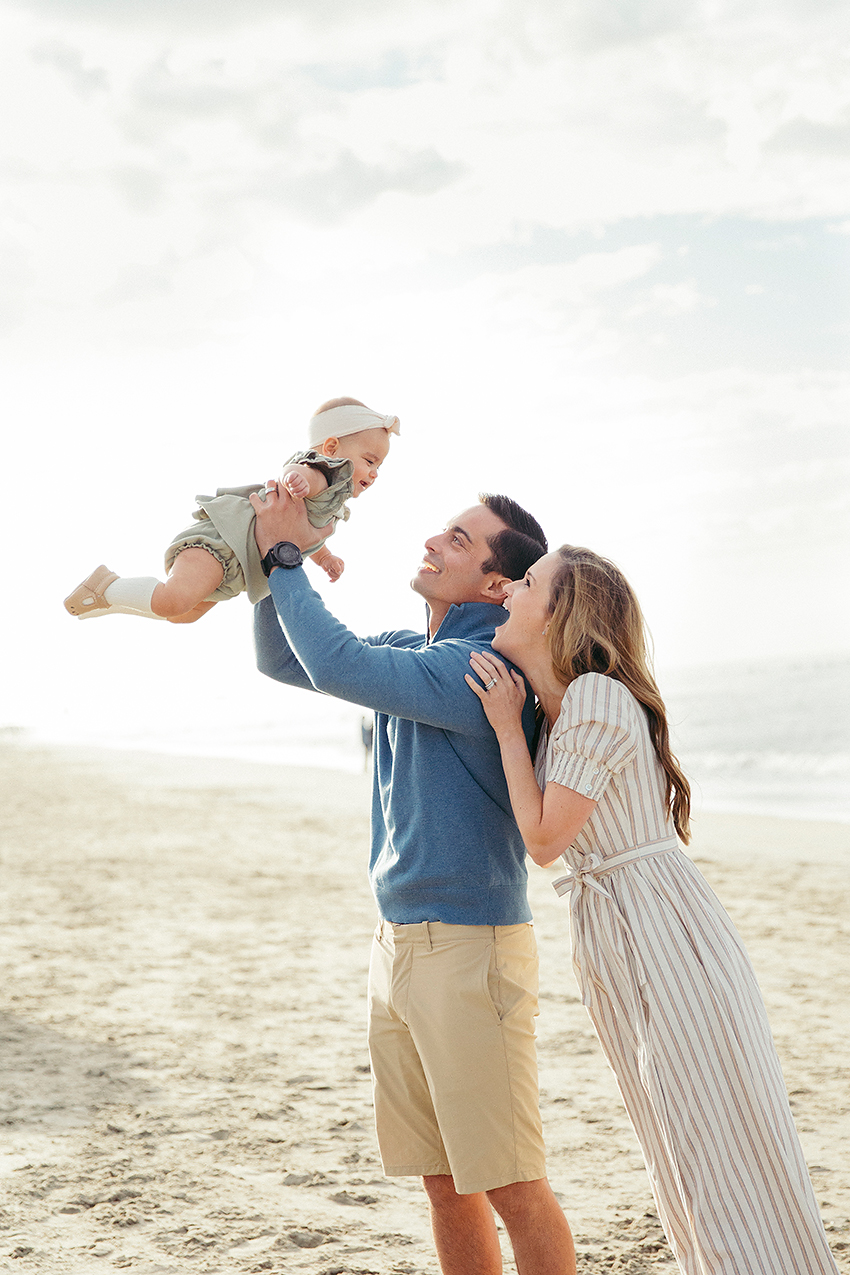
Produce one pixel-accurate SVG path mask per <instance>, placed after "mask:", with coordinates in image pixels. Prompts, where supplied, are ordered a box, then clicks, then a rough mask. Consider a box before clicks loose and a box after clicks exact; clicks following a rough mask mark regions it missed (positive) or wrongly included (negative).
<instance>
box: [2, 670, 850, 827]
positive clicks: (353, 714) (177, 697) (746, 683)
mask: <svg viewBox="0 0 850 1275" xmlns="http://www.w3.org/2000/svg"><path fill="white" fill-rule="evenodd" d="M193 672H194V679H195V680H193ZM112 677H113V675H112V674H109V677H107V675H106V674H104V678H103V679H102V681H101V685H100V687H99V693H98V695H97V697H92V696H91V695H90V694H89V689H90V688H88V689H87V687H86V686H85V685H81V686H80V687H79V688H78V691H77V693H76V695H75V694H74V693H72V692H71V691H68V693H67V694H66V695H65V697H64V702H63V706H62V711H61V712H59V711H53V712H52V713H51V711H50V710H49V707H48V706H47V705H46V704H45V703H42V704H40V705H39V708H38V711H37V712H32V713H29V714H28V713H26V712H22V711H19V712H18V714H17V715H16V717H14V718H12V719H10V720H6V721H4V722H0V726H2V727H3V729H4V733H6V735H7V738H11V737H14V738H18V739H21V740H23V741H27V740H31V741H32V742H35V743H37V742H56V743H62V744H66V745H74V744H79V745H83V746H89V747H103V748H114V749H122V750H133V751H138V752H154V753H165V754H178V755H186V756H198V757H233V758H238V759H240V760H243V761H258V762H266V763H273V764H278V765H285V766H308V767H317V768H323V769H330V770H342V771H349V772H355V771H360V770H363V769H364V768H365V766H366V764H367V760H366V753H365V749H364V745H363V740H362V732H363V727H364V725H365V726H368V723H369V721H370V715H369V714H368V712H366V711H365V710H363V709H361V708H359V707H357V706H355V705H351V704H344V703H340V702H338V701H335V700H330V699H327V698H325V697H323V696H317V695H314V694H310V693H308V692H304V691H296V690H293V689H291V688H289V687H281V686H278V685H277V684H272V683H270V682H268V681H267V680H266V679H264V678H260V677H258V676H257V675H256V672H255V671H254V670H253V669H250V668H248V667H247V665H246V666H245V667H244V668H240V669H239V670H237V672H236V673H230V674H229V675H228V678H227V679H224V678H222V677H219V680H218V684H217V685H215V686H213V687H212V689H211V681H212V679H211V677H210V673H209V670H208V669H205V668H203V667H198V668H197V669H196V670H194V671H193V669H192V668H191V667H189V668H187V667H182V668H179V670H178V671H175V672H174V673H173V674H172V676H171V678H170V680H169V678H168V677H167V676H164V674H163V670H162V668H161V667H160V668H159V669H158V671H157V676H156V677H153V676H151V678H150V679H149V680H148V681H145V680H144V670H141V671H139V673H138V674H137V676H136V680H135V682H134V683H133V685H131V686H130V687H127V686H126V685H124V684H123V682H122V681H121V679H120V677H119V676H118V675H117V674H115V675H114V680H112V681H110V680H109V678H112ZM234 677H238V679H239V680H238V681H234ZM659 683H660V685H661V689H662V693H663V694H664V697H665V700H666V703H667V707H668V713H669V718H670V724H671V736H672V741H673V747H674V750H675V751H676V753H677V755H678V757H679V759H680V761H681V763H682V765H683V768H684V770H685V772H686V774H687V776H688V778H689V780H690V782H691V784H692V788H693V799H694V809H695V810H696V811H699V810H706V811H729V812H744V813H751V814H768V815H779V816H783V815H784V816H787V817H792V818H807V819H826V820H838V821H841V822H850V656H836V657H833V658H826V657H818V658H811V659H806V660H793V661H789V660H784V661H778V660H772V661H756V660H743V661H741V662H739V663H736V664H731V665H730V664H726V665H707V666H701V667H693V668H687V669H667V670H660V671H659ZM459 693H461V694H463V693H465V692H464V690H463V688H461V689H460V690H459ZM181 697H182V698H181ZM82 705H85V711H82Z"/></svg>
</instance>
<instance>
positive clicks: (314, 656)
mask: <svg viewBox="0 0 850 1275" xmlns="http://www.w3.org/2000/svg"><path fill="white" fill-rule="evenodd" d="M269 584H270V586H271V591H272V597H273V598H274V601H275V606H276V608H277V613H278V615H279V617H280V621H281V624H282V626H283V631H284V635H285V637H286V641H287V643H288V645H289V647H290V649H291V651H292V652H294V654H295V655H296V656H297V658H298V661H299V664H300V667H301V668H302V669H304V670H305V671H306V672H307V673H308V674H309V677H310V681H311V682H312V684H313V686H314V687H315V688H316V689H317V690H319V691H323V692H324V693H325V694H326V695H334V696H336V698H337V699H344V700H349V701H350V702H351V703H353V704H361V705H363V707H364V708H371V709H374V710H375V711H376V712H379V713H388V714H390V716H393V717H405V718H408V719H410V720H411V721H416V722H423V723H424V724H425V725H428V726H438V727H441V728H442V729H444V730H451V731H457V732H458V733H460V734H464V735H472V736H478V737H485V736H487V735H489V733H490V730H491V727H490V725H489V723H488V721H487V718H486V717H485V715H484V712H483V710H482V708H481V705H480V704H479V702H478V700H477V699H476V697H475V695H473V693H472V692H471V691H470V690H469V688H468V687H467V686H466V684H465V683H464V680H463V679H464V674H465V673H466V671H467V666H468V661H469V656H470V654H471V652H472V650H473V649H474V646H473V644H472V643H470V642H468V641H464V640H460V639H450V640H446V641H442V642H435V643H433V644H432V645H431V646H426V647H423V648H419V649H416V650H411V649H409V648H405V647H395V646H389V645H387V646H381V645H377V646H375V645H372V644H371V643H370V642H366V641H363V640H362V639H361V638H358V637H356V636H355V635H354V634H353V633H352V632H351V631H350V630H349V629H347V628H346V627H345V625H344V624H340V622H339V621H338V620H337V619H335V618H334V616H332V615H331V614H330V612H329V611H328V610H327V608H326V607H325V605H324V603H323V601H322V599H321V597H320V596H319V594H318V593H316V592H315V590H314V589H312V588H311V586H310V583H309V581H308V579H307V576H306V574H305V572H304V570H303V568H300V567H296V568H295V569H294V570H284V569H283V568H278V569H277V570H276V571H273V572H272V575H271V579H270V581H269ZM526 724H527V725H529V724H530V722H529V723H526Z"/></svg>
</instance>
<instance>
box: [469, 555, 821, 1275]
mask: <svg viewBox="0 0 850 1275" xmlns="http://www.w3.org/2000/svg"><path fill="white" fill-rule="evenodd" d="M505 606H506V607H507V609H508V612H509V616H508V620H507V622H506V623H505V624H504V625H502V627H501V628H499V629H497V630H496V636H495V639H494V641H493V648H494V649H495V650H496V651H498V652H499V653H500V654H502V655H504V656H505V657H506V658H508V659H510V660H512V661H513V662H514V663H515V664H517V665H519V667H520V668H522V669H523V671H524V672H525V675H526V677H527V678H528V680H529V682H530V683H531V685H532V687H533V689H534V691H535V694H536V696H537V699H538V703H539V707H540V709H541V710H542V713H543V717H544V729H543V733H542V735H541V738H540V743H539V746H538V749H537V759H536V766H535V767H532V763H531V759H530V758H529V755H528V749H527V746H526V743H525V738H524V736H523V733H522V726H521V721H520V713H521V710H522V703H523V700H524V698H525V688H524V686H523V681H522V678H521V677H520V676H519V675H518V674H517V673H515V672H513V671H511V670H509V669H507V668H506V667H505V665H504V664H502V662H501V661H500V660H498V659H496V658H494V657H493V656H491V655H489V654H484V653H482V654H481V655H473V657H472V659H471V661H470V662H471V664H472V667H473V670H474V672H475V673H476V674H477V675H478V677H477V678H476V677H473V676H470V675H468V674H467V677H466V681H467V683H468V684H469V686H470V687H471V688H472V690H473V691H474V692H475V694H476V695H477V696H478V698H479V699H480V700H481V702H482V704H483V706H484V711H485V713H486V714H487V717H488V719H489V721H490V723H491V725H492V726H493V729H494V730H495V732H496V734H497V736H498V739H499V745H500V748H501V752H502V761H503V764H504V768H505V774H506V776H507V780H508V787H509V790H510V796H511V803H512V805H513V809H514V814H515V816H516V820H517V823H518V825H519V828H520V832H521V833H522V836H523V840H524V841H525V844H526V847H527V849H528V852H529V854H530V855H531V857H532V858H533V859H534V861H535V862H536V863H539V864H541V865H542V866H545V865H547V864H549V863H552V862H553V861H554V860H555V859H556V858H557V857H558V856H559V855H563V857H564V861H565V863H566V867H567V873H566V876H564V877H562V878H561V879H560V880H559V881H556V882H555V888H556V890H557V891H558V893H559V894H564V893H569V895H570V910H571V922H572V925H571V928H572V936H573V961H574V965H575V969H576V974H577V977H578V981H579V984H580V987H581V990H582V999H583V1003H584V1004H585V1005H586V1006H587V1008H588V1011H589V1013H590V1017H591V1019H592V1021H593V1025H594V1027H595V1028H596V1031H597V1034H598V1036H599V1039H600V1042H601V1044H602V1048H603V1049H604V1051H605V1055H606V1057H607V1059H608V1061H609V1063H610V1065H611V1067H612V1069H613V1071H614V1074H615V1075H616V1077H617V1082H618V1084H619V1087H620V1092H621V1093H622V1095H623V1100H624V1102H625V1104H626V1108H627V1110H628V1113H629V1117H630V1119H631V1121H632V1124H633V1126H634V1129H635V1132H636V1133H637V1136H638V1139H639V1140H640V1143H641V1147H642V1149H643V1154H644V1159H645V1161H646V1165H647V1169H648V1172H649V1176H650V1181H651V1184H652V1190H653V1194H654V1196H655V1200H656V1204H657V1206H658V1212H659V1216H660V1218H661V1221H662V1224H663V1226H664V1229H665V1232H666V1234H667V1238H668V1239H669V1241H670V1245H671V1247H672V1249H673V1251H674V1253H675V1255H676V1258H677V1260H678V1262H679V1265H680V1267H681V1269H682V1271H684V1272H686V1275H827V1273H829V1275H834V1273H835V1272H837V1267H836V1265H835V1262H834V1260H833V1258H832V1255H831V1253H830V1250H829V1247H828V1245H827V1241H826V1236H825V1234H824V1230H823V1226H822V1223H821V1220H820V1216H819V1213H818V1208H817V1203H816V1201H815V1197H814V1193H813V1191H812V1186H811V1182H810V1180H809V1176H808V1172H807V1170H806V1165H805V1161H804V1159H803V1154H802V1150H801V1147H800V1143H799V1140H798V1137H797V1132H796V1129H795V1128H794V1122H793V1119H792V1116H791V1111H790V1108H789V1105H788V1099H787V1096H786V1091H785V1084H784V1081H783V1078H782V1071H781V1069H780V1065H779V1060H778V1058H777V1055H776V1050H775V1048H774V1044H773V1039H772V1037H771V1034H770V1028H769V1026H768V1022H767V1016H766V1013H765V1007H764V1003H763V1001H762V997H761V993H760V991H759V988H758V984H757V982H756V978H755V974H754V972H753V969H752V966H751V964H750V962H749V959H748V957H747V954H746V951H745V950H744V947H743V944H742V942H741V939H740V937H739V936H738V934H737V932H736V930H735V928H734V926H733V925H732V922H731V921H730V920H729V918H728V916H727V915H726V913H725V912H724V910H723V908H722V907H721V905H720V903H719V902H718V900H717V898H716V897H715V895H714V894H713V893H712V891H711V890H710V889H709V887H708V885H707V883H706V882H705V881H704V880H703V878H702V877H701V876H700V874H699V872H698V871H697V870H696V868H695V867H694V866H693V864H692V863H691V861H690V860H689V859H688V858H687V857H686V856H685V855H684V854H683V853H682V851H681V849H680V847H679V844H678V842H677V839H676V834H677V833H678V836H679V839H680V840H681V841H683V842H685V843H687V842H688V840H689V828H688V817H689V809H690V791H689V788H688V783H687V781H686V779H685V778H684V776H683V775H682V772H681V770H680V769H679V766H678V764H677V762H676V759H675V758H674V756H673V754H672V753H671V751H670V744H669V738H668V731H667V720H666V715H665V711H664V704H663V702H662V700H661V697H660V695H659V693H658V688H657V687H656V685H655V682H654V681H653V678H652V676H651V674H650V672H649V667H648V659H647V654H646V641H645V633H644V625H643V617H642V615H641V611H640V607H639V605H638V602H637V599H636V598H635V596H634V594H633V592H632V590H631V588H630V586H629V584H628V582H627V581H626V580H625V579H624V577H623V575H622V574H621V572H620V571H619V570H618V569H617V568H616V567H615V566H613V564H612V563H610V562H607V561H606V560H605V559H604V558H600V557H599V556H598V555H597V554H595V553H592V552H590V550H588V549H575V548H572V547H570V546H564V547H563V548H561V549H559V550H557V551H556V552H555V553H550V554H548V555H547V556H546V557H545V558H541V559H540V561H539V562H537V563H536V564H535V565H534V566H533V567H532V568H531V570H530V571H528V572H527V573H526V575H525V578H524V579H523V580H521V581H518V582H516V583H515V584H513V585H511V587H510V591H509V595H508V599H507V600H506V602H505ZM479 678H480V681H479V680H478V679H479Z"/></svg>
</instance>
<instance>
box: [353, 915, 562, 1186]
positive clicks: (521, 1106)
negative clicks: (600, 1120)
mask: <svg viewBox="0 0 850 1275" xmlns="http://www.w3.org/2000/svg"><path fill="white" fill-rule="evenodd" d="M537 1012H538V1010H537V945H536V942H535V938H534V931H533V929H532V927H531V926H530V925H499V926H491V925H443V924H442V923H441V922H438V921H426V922H423V923H422V924H421V925H391V924H390V923H389V922H387V921H382V922H381V923H380V925H379V926H378V929H377V931H376V932H375V938H374V941H373V944H372V961H371V966H370V969H369V1052H370V1055H371V1059H372V1083H373V1088H374V1095H375V1125H376V1128H377V1134H378V1145H379V1147H380V1151H381V1160H382V1163H383V1167H384V1173H386V1174H387V1176H388V1177H397V1176H407V1175H415V1176H427V1175H431V1174H451V1175H452V1177H453V1178H454V1184H455V1189H456V1190H457V1191H458V1193H459V1194H461V1195H469V1194H472V1193H474V1192H477V1191H491V1190H495V1189H496V1188H497V1187H500V1186H508V1185H509V1184H510V1183H512V1182H533V1181H536V1180H537V1179H538V1178H543V1177H545V1176H546V1161H545V1152H544V1148H543V1131H542V1128H541V1123H540V1107H539V1096H538V1086H537V1051H536V1046H535V1038H534V1019H535V1017H536V1015H537Z"/></svg>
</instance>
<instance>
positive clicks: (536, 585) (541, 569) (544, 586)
mask: <svg viewBox="0 0 850 1275" xmlns="http://www.w3.org/2000/svg"><path fill="white" fill-rule="evenodd" d="M560 561H561V558H560V554H558V553H547V555H546V557H545V558H541V559H540V560H539V561H538V562H535V564H534V566H533V567H529V569H528V571H526V573H525V575H524V576H523V578H522V580H515V581H514V582H513V584H509V585H508V596H507V597H506V598H505V601H504V606H505V609H506V610H507V612H508V618H507V620H506V621H505V623H504V624H502V625H500V626H499V628H498V629H496V636H495V637H494V638H493V649H494V651H498V652H499V654H500V655H505V656H507V658H508V659H509V660H513V662H514V663H515V664H518V665H519V666H520V668H522V666H523V659H524V658H527V657H528V656H529V655H530V654H532V653H533V652H535V651H541V650H545V648H546V637H545V633H544V630H545V629H546V627H547V625H548V624H549V621H550V619H551V618H552V616H551V612H550V610H549V596H550V592H551V586H552V579H553V577H554V575H555V573H556V572H557V570H558V567H559V565H560Z"/></svg>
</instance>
